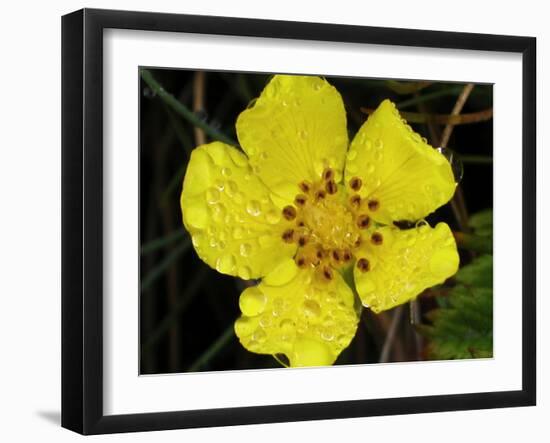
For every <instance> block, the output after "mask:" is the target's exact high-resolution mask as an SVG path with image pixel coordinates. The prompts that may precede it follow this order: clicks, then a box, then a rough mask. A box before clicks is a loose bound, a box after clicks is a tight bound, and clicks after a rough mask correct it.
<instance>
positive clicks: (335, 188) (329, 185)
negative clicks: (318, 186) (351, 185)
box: [325, 180, 338, 194]
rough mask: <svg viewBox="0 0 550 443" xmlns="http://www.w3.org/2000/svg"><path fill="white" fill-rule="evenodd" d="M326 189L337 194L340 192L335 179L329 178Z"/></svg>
mask: <svg viewBox="0 0 550 443" xmlns="http://www.w3.org/2000/svg"><path fill="white" fill-rule="evenodd" d="M325 189H326V190H327V192H328V193H329V194H336V193H337V192H338V185H337V184H336V183H335V182H334V180H329V181H328V182H327V184H326V186H325Z"/></svg>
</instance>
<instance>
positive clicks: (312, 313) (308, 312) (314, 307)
mask: <svg viewBox="0 0 550 443" xmlns="http://www.w3.org/2000/svg"><path fill="white" fill-rule="evenodd" d="M303 312H304V315H305V316H306V317H318V316H319V315H320V314H321V307H320V306H319V303H317V302H316V301H315V300H306V301H305V302H304V305H303Z"/></svg>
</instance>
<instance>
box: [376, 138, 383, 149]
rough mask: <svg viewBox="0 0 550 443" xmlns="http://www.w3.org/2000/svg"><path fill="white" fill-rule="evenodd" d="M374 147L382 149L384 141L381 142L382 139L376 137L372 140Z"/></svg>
mask: <svg viewBox="0 0 550 443" xmlns="http://www.w3.org/2000/svg"><path fill="white" fill-rule="evenodd" d="M374 147H375V148H376V149H379V150H380V149H382V148H383V147H384V143H383V142H382V140H380V139H379V138H377V139H376V140H375V141H374Z"/></svg>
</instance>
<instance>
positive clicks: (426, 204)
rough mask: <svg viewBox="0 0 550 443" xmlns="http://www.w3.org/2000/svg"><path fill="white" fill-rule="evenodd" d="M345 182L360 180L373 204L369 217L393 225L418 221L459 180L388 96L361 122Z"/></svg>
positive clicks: (447, 195) (448, 196)
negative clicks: (402, 116) (356, 178)
mask: <svg viewBox="0 0 550 443" xmlns="http://www.w3.org/2000/svg"><path fill="white" fill-rule="evenodd" d="M345 177H346V183H347V182H349V180H351V179H352V178H353V177H359V178H360V179H361V180H362V187H361V189H360V191H359V193H360V195H361V197H362V198H363V199H364V200H365V201H367V202H368V201H370V202H374V204H372V205H371V208H372V210H370V209H369V208H367V210H368V211H369V213H370V216H371V218H373V219H374V220H376V221H377V222H380V223H385V224H390V223H391V222H393V221H398V220H419V219H422V218H424V217H426V216H427V215H428V214H430V213H431V212H433V211H434V210H436V209H437V208H438V207H440V206H441V205H444V204H445V203H447V202H448V201H449V200H450V199H451V197H452V196H453V194H454V191H455V188H456V183H455V179H454V175H453V171H452V168H451V165H450V164H449V162H448V161H447V159H446V158H445V157H444V156H443V155H442V154H441V153H439V152H438V151H436V150H435V149H433V148H432V147H431V146H430V145H428V144H427V143H426V142H425V141H424V140H423V139H422V138H421V137H420V135H418V134H417V133H416V132H414V131H413V130H412V129H411V128H410V126H409V125H407V123H406V122H405V121H404V120H403V119H402V118H401V117H400V116H399V112H398V111H397V109H396V108H395V105H394V104H393V103H392V102H390V101H389V100H384V101H383V102H382V103H381V104H380V106H379V107H378V108H377V109H376V111H374V112H373V114H372V115H370V116H369V118H368V120H367V121H366V123H364V124H363V126H361V128H360V129H359V132H358V133H357V134H356V136H355V138H354V139H353V141H352V143H351V146H350V150H349V152H348V155H347V160H346V172H345Z"/></svg>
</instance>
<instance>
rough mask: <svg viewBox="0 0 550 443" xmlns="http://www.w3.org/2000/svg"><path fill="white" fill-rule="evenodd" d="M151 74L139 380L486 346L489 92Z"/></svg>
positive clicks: (146, 95)
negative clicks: (140, 375) (161, 376)
mask: <svg viewBox="0 0 550 443" xmlns="http://www.w3.org/2000/svg"><path fill="white" fill-rule="evenodd" d="M139 76H140V84H139V91H136V93H137V94H139V95H140V109H139V124H140V180H139V193H140V194H139V195H140V197H139V199H140V214H139V217H140V220H139V225H140V313H139V315H140V331H139V333H140V373H141V374H143V375H145V374H165V373H182V372H198V371H225V370H246V369H274V368H279V369H280V370H291V369H290V368H297V367H316V366H331V365H355V364H376V363H393V362H427V361H434V360H453V359H477V358H492V357H493V273H492V267H493V259H492V254H493V251H492V250H493V236H492V227H493V213H492V206H493V160H492V158H493V121H492V116H493V86H492V85H491V84H482V83H479V84H477V83H476V84H474V83H456V82H453V83H446V82H441V81H432V80H429V79H426V80H416V79H415V80H401V79H399V80H396V79H374V78H351V77H350V78H345V77H325V76H322V75H309V74H307V75H306V74H304V75H297V74H285V73H242V72H215V71H193V70H181V69H168V68H159V67H155V68H152V67H141V68H140V69H139ZM419 364H421V363H419Z"/></svg>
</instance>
